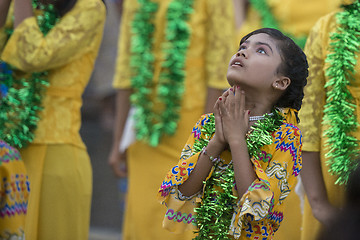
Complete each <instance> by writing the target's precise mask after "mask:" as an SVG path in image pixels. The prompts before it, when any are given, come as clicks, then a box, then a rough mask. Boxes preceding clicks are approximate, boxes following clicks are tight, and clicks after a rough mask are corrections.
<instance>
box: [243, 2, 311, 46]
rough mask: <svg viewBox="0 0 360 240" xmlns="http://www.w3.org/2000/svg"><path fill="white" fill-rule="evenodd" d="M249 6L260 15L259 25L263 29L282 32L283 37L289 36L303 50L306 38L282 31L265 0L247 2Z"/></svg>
mask: <svg viewBox="0 0 360 240" xmlns="http://www.w3.org/2000/svg"><path fill="white" fill-rule="evenodd" d="M249 2H250V4H251V5H252V6H253V7H254V9H255V10H256V11H257V12H258V13H259V14H260V17H261V23H262V26H263V27H267V28H275V29H278V30H280V31H281V32H283V33H284V34H285V35H287V36H289V37H290V38H291V39H293V40H294V42H295V43H296V44H297V45H298V46H300V47H301V48H304V46H305V43H306V38H307V37H306V36H301V37H295V36H294V35H293V34H291V33H288V32H285V31H283V30H282V29H281V28H280V25H279V23H278V21H277V20H276V19H275V17H274V15H273V14H272V13H271V9H270V7H269V4H268V3H267V1H266V0H249Z"/></svg>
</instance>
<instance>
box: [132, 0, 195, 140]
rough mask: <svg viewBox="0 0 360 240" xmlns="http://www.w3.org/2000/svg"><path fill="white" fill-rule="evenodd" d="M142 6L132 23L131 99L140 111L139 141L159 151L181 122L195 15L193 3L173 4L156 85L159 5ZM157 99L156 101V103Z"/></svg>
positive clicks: (146, 0) (179, 0)
mask: <svg viewBox="0 0 360 240" xmlns="http://www.w3.org/2000/svg"><path fill="white" fill-rule="evenodd" d="M138 2H139V5H140V7H139V8H138V10H137V12H136V14H135V16H134V20H133V22H132V33H133V37H132V40H131V43H132V44H131V59H130V64H131V67H132V70H133V76H132V78H131V86H132V88H133V89H134V93H133V94H132V95H131V98H130V99H131V102H132V104H134V105H135V107H136V112H135V117H134V118H135V122H136V125H135V128H136V137H137V139H138V140H143V141H145V142H147V143H148V144H149V145H150V146H153V147H156V146H157V145H158V144H159V141H160V139H161V137H162V136H163V135H173V134H174V133H175V131H176V129H177V123H178V121H179V118H180V116H179V113H180V109H181V101H182V96H183V93H184V79H185V71H184V68H185V61H186V53H187V49H188V46H189V44H190V40H189V38H190V29H189V26H188V24H187V21H188V19H189V15H190V14H191V13H192V12H193V8H192V5H193V0H172V1H171V2H170V4H169V7H168V10H167V23H166V24H167V26H166V32H165V42H164V43H163V45H162V51H163V59H164V62H163V63H162V65H161V68H162V71H161V73H160V77H159V82H158V83H157V84H156V83H154V82H153V79H154V66H153V65H154V61H155V57H154V55H153V52H152V50H153V49H152V45H153V34H154V31H155V26H154V23H153V22H154V17H155V14H156V12H157V10H158V4H157V3H155V2H152V1H150V0H138ZM154 96H155V100H154V101H152V97H154ZM155 105H157V106H156V107H155Z"/></svg>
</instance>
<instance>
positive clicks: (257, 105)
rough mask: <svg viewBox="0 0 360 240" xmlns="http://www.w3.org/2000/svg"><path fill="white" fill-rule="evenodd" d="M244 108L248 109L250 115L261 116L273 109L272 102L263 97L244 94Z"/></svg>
mask: <svg viewBox="0 0 360 240" xmlns="http://www.w3.org/2000/svg"><path fill="white" fill-rule="evenodd" d="M245 103H246V104H245V109H246V110H249V111H250V116H262V115H264V114H266V113H271V111H272V110H273V105H274V104H273V102H272V101H270V100H269V99H264V97H261V96H259V97H256V98H252V97H251V96H249V95H248V94H246V100H245Z"/></svg>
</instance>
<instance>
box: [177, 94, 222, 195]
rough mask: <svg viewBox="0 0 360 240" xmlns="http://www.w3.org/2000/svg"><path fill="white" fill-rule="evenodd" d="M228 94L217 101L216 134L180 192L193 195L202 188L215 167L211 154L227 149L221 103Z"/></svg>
mask: <svg viewBox="0 0 360 240" xmlns="http://www.w3.org/2000/svg"><path fill="white" fill-rule="evenodd" d="M227 95H228V93H227V92H225V93H223V95H222V96H221V97H220V98H219V99H218V100H217V101H216V103H215V107H214V115H215V134H214V136H213V138H212V139H211V140H210V141H209V143H208V145H207V146H206V154H204V153H201V154H200V156H199V158H198V161H197V163H196V166H195V168H194V169H193V171H192V172H191V174H190V176H189V178H188V179H187V180H186V181H185V182H184V183H183V184H182V185H180V186H179V190H180V192H181V193H182V194H183V195H185V196H192V195H194V194H195V193H198V192H199V191H200V190H201V189H202V187H203V185H204V183H203V182H204V181H205V180H206V178H207V177H208V176H209V173H210V171H211V169H212V167H213V163H212V161H211V160H210V157H209V156H212V157H214V158H216V157H219V156H220V154H221V152H222V151H223V150H224V149H225V146H226V142H225V139H224V134H223V131H222V121H221V117H220V112H219V104H220V102H221V101H225V98H226V97H227Z"/></svg>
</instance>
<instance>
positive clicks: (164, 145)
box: [114, 0, 237, 240]
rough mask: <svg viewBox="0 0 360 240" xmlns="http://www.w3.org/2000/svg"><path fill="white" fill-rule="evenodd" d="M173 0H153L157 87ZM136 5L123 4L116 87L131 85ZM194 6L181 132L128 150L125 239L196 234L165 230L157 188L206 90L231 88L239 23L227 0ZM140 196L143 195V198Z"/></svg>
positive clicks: (180, 238)
mask: <svg viewBox="0 0 360 240" xmlns="http://www.w3.org/2000/svg"><path fill="white" fill-rule="evenodd" d="M170 1H171V0H155V2H157V3H158V4H159V9H158V11H157V13H156V16H155V19H154V25H155V32H154V38H153V46H152V49H153V54H154V57H155V60H154V79H153V83H154V86H155V88H156V86H157V85H156V83H157V82H158V76H159V74H160V71H161V64H162V62H163V61H164V59H163V52H162V50H161V47H162V43H163V42H164V41H165V40H164V37H165V28H166V22H167V21H166V12H167V7H168V5H169V3H170ZM137 8H138V4H137V1H125V2H124V11H123V15H122V25H121V32H120V39H119V52H118V60H117V68H116V74H115V78H114V87H115V88H118V89H119V88H120V89H127V88H131V81H130V79H131V69H130V66H129V59H130V36H131V22H132V19H133V16H134V13H135V11H136V9H137ZM193 9H194V11H193V13H192V14H190V18H189V20H188V22H187V23H188V24H189V28H190V29H191V35H190V46H189V48H188V51H187V53H186V63H185V69H184V71H185V73H186V77H185V79H184V86H185V92H184V95H183V100H182V103H181V111H180V120H179V122H178V128H177V131H176V133H175V134H174V135H173V136H171V137H169V136H165V137H163V138H162V140H161V142H160V144H159V145H158V146H157V147H156V148H153V147H150V146H149V145H147V144H145V143H143V142H139V141H136V142H135V143H133V144H132V145H131V146H130V147H129V149H128V152H127V159H128V178H129V187H128V199H127V206H126V210H125V219H124V227H123V239H124V240H129V239H156V240H168V239H172V240H176V239H178V240H185V239H191V238H192V237H193V236H192V233H191V232H190V233H186V234H180V235H174V234H172V233H170V232H168V231H167V230H165V229H163V228H162V226H161V222H162V219H163V214H164V212H163V210H164V209H163V208H162V207H161V205H159V204H158V202H157V201H156V197H155V192H156V191H157V189H158V185H159V182H161V181H162V179H163V176H164V174H166V172H167V171H168V169H169V168H170V167H171V166H172V165H174V164H176V162H177V161H176V159H177V156H178V153H179V152H180V151H181V148H182V147H183V143H184V142H185V141H186V139H187V137H188V131H189V129H191V127H192V126H193V124H194V123H195V122H196V121H197V119H198V117H199V116H201V115H202V114H203V113H204V109H205V101H206V92H207V88H208V87H211V88H216V89H226V88H227V87H228V83H227V80H226V71H227V63H228V62H229V60H230V58H231V56H232V55H233V54H234V52H235V51H236V49H237V46H235V45H233V39H234V32H235V31H234V29H235V26H234V16H233V9H232V4H224V1H222V0H194V3H193ZM155 88H154V89H155ZM139 194H141V196H143V197H139V196H140V195H139ZM144 197H145V198H144Z"/></svg>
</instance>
